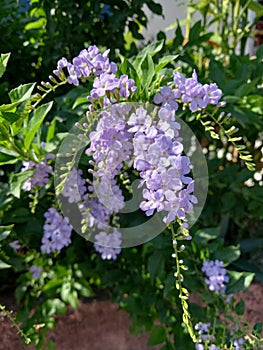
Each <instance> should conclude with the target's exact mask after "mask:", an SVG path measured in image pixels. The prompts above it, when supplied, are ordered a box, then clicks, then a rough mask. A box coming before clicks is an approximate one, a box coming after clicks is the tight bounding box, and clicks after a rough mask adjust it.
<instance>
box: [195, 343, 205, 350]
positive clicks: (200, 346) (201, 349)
mask: <svg viewBox="0 0 263 350" xmlns="http://www.w3.org/2000/svg"><path fill="white" fill-rule="evenodd" d="M204 348H205V347H204V345H203V344H201V343H196V344H195V350H204Z"/></svg>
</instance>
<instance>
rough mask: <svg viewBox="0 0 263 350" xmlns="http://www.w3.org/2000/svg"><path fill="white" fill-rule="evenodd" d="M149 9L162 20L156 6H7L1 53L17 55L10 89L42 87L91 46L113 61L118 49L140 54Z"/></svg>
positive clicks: (4, 0) (7, 0)
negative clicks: (61, 65)
mask: <svg viewBox="0 0 263 350" xmlns="http://www.w3.org/2000/svg"><path fill="white" fill-rule="evenodd" d="M143 5H145V6H147V7H148V8H149V9H150V11H152V12H153V13H156V14H158V15H161V14H162V7H161V5H159V4H157V3H155V2H154V1H153V0H143V1H141V0H129V1H125V0H119V1H115V0H107V1H103V2H100V1H94V0H89V1H83V0H80V1H61V0H56V1H49V0H39V1H38V0H37V1H29V0H25V1H22V0H20V1H16V0H1V1H0V52H2V53H5V52H12V56H11V58H10V63H9V69H8V71H7V72H6V82H5V86H6V85H7V83H8V85H9V89H10V88H13V87H15V86H17V79H18V77H19V81H20V83H28V82H32V81H39V82H40V81H41V80H43V79H45V78H46V76H47V74H49V73H50V72H52V69H53V67H54V66H55V64H56V62H57V60H58V59H60V58H61V57H62V56H66V57H67V58H68V59H70V58H73V57H75V56H76V55H77V54H78V53H79V51H80V50H81V49H82V48H83V47H85V46H87V45H90V44H91V45H92V44H98V43H99V45H100V46H101V47H107V48H109V49H111V53H110V56H111V57H112V58H113V57H116V54H115V50H116V49H118V50H119V51H120V52H121V53H122V54H124V55H127V56H131V55H133V54H135V53H136V51H137V48H136V46H135V42H136V41H138V40H141V39H143V36H142V34H141V33H140V31H141V29H142V28H143V27H146V26H147V22H148V20H147V17H146V15H145V13H144V11H143V8H142V7H143ZM128 31H129V33H130V36H129V38H127V39H126V34H127V32H128ZM2 84H3V82H2ZM2 89H3V85H2Z"/></svg>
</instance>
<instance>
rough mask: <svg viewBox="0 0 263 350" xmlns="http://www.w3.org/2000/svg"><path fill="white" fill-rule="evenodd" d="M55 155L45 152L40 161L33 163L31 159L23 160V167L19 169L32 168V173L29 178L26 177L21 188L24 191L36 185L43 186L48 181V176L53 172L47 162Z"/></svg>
mask: <svg viewBox="0 0 263 350" xmlns="http://www.w3.org/2000/svg"><path fill="white" fill-rule="evenodd" d="M54 158H55V156H54V155H53V154H51V153H49V154H47V155H46V157H45V159H44V160H43V161H42V162H39V163H35V162H33V161H29V162H26V161H23V168H22V169H21V171H22V172H23V171H26V170H34V174H33V176H32V177H31V178H28V179H27V180H26V182H25V183H24V184H23V186H22V189H23V190H24V191H31V189H33V188H36V187H43V186H45V185H46V184H47V183H48V182H49V176H50V175H51V174H53V168H52V166H51V165H49V164H48V163H47V161H48V160H49V159H51V160H53V159H54Z"/></svg>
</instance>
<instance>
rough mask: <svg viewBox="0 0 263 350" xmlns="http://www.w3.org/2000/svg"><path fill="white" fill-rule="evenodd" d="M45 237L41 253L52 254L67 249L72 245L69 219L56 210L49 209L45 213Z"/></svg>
mask: <svg viewBox="0 0 263 350" xmlns="http://www.w3.org/2000/svg"><path fill="white" fill-rule="evenodd" d="M44 217H45V218H46V220H45V224H44V227H43V229H44V235H43V237H42V241H41V243H42V244H41V251H42V252H44V253H47V254H49V253H51V252H52V251H58V252H60V250H61V249H62V248H64V247H67V246H68V245H69V244H70V243H71V239H70V237H71V232H72V227H71V225H70V224H69V223H68V220H67V218H64V217H63V216H61V215H60V214H59V213H58V212H57V210H56V209H55V208H49V209H48V211H46V212H45V214H44Z"/></svg>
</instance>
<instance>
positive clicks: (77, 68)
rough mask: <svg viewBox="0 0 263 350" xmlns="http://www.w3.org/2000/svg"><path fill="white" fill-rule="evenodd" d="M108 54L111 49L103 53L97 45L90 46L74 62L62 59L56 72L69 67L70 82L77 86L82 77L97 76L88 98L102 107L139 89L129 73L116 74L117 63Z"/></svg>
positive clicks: (58, 74) (57, 73)
mask: <svg viewBox="0 0 263 350" xmlns="http://www.w3.org/2000/svg"><path fill="white" fill-rule="evenodd" d="M108 54H109V50H106V51H105V52H104V53H103V54H102V53H101V52H100V50H99V49H98V48H97V46H96V45H92V46H89V47H88V48H87V49H84V50H82V51H81V52H80V53H79V55H78V56H77V57H75V58H73V60H72V63H70V62H68V61H67V59H66V58H65V57H63V58H62V59H60V60H59V61H58V64H57V69H56V70H54V74H56V75H57V76H60V75H61V72H62V70H63V68H67V71H68V78H67V79H68V82H69V83H70V84H73V85H75V86H78V85H79V80H80V79H88V78H90V77H93V78H94V77H95V79H94V82H93V89H92V90H91V91H90V95H89V96H88V100H89V101H90V102H92V104H94V105H96V104H97V103H99V106H100V107H102V106H108V105H110V104H111V103H112V102H116V99H119V98H120V97H125V98H128V97H129V96H130V94H131V93H132V92H135V91H136V90H137V87H136V86H135V83H134V80H133V79H129V77H128V75H126V74H123V75H121V76H120V77H117V76H116V72H117V65H116V64H115V63H114V62H111V61H110V60H109V58H108Z"/></svg>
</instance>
